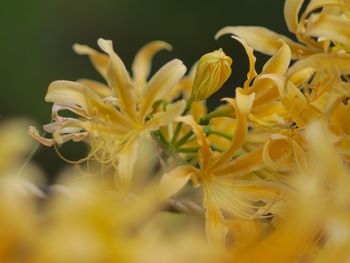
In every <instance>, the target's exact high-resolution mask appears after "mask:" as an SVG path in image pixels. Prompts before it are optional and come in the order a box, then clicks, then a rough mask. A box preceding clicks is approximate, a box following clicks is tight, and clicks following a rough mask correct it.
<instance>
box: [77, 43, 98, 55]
mask: <svg viewBox="0 0 350 263" xmlns="http://www.w3.org/2000/svg"><path fill="white" fill-rule="evenodd" d="M73 51H74V52H75V53H76V54H78V55H91V54H93V53H95V52H96V51H95V50H93V49H92V48H90V47H89V46H87V45H81V44H78V43H76V44H74V45H73Z"/></svg>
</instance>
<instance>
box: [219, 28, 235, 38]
mask: <svg viewBox="0 0 350 263" xmlns="http://www.w3.org/2000/svg"><path fill="white" fill-rule="evenodd" d="M234 28H235V27H233V26H225V27H223V28H221V29H220V30H219V31H218V32H217V33H216V34H215V37H214V38H215V39H216V40H218V39H219V38H220V37H222V36H223V35H228V34H231V35H233V34H234V30H233V29H234Z"/></svg>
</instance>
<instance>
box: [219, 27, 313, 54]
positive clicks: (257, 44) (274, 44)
mask: <svg viewBox="0 0 350 263" xmlns="http://www.w3.org/2000/svg"><path fill="white" fill-rule="evenodd" d="M226 34H233V35H236V36H238V37H240V38H243V39H245V40H246V41H247V44H248V45H249V46H251V47H252V48H253V49H254V50H257V51H259V52H262V53H264V54H267V55H273V54H275V53H276V52H277V50H279V49H280V47H281V41H280V40H281V39H282V40H283V41H284V42H286V43H287V45H288V46H289V47H290V49H291V51H292V59H299V58H300V57H307V56H309V55H311V54H315V53H317V52H319V50H318V49H315V48H309V47H307V46H304V45H301V44H299V43H297V42H294V41H293V40H291V39H289V38H287V37H285V36H283V35H280V34H277V33H275V32H273V31H271V30H268V29H266V28H264V27H257V26H228V27H224V28H222V29H221V30H220V31H219V32H218V33H217V34H216V36H215V38H219V37H221V36H222V35H226Z"/></svg>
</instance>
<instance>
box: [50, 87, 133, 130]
mask: <svg viewBox="0 0 350 263" xmlns="http://www.w3.org/2000/svg"><path fill="white" fill-rule="evenodd" d="M45 100H46V101H47V102H52V103H55V104H59V105H61V106H66V107H67V108H68V109H70V110H71V111H73V112H75V113H77V114H79V115H81V116H83V117H86V118H90V117H91V116H98V117H99V118H101V119H104V120H105V121H112V122H113V123H114V124H115V125H119V126H121V127H122V126H124V128H125V127H129V128H131V127H133V126H134V125H133V123H132V122H131V121H130V120H128V119H127V118H126V117H125V116H123V115H122V114H121V113H120V112H118V111H117V110H116V109H115V108H114V107H113V106H112V105H109V104H105V103H104V102H103V101H102V99H101V98H100V97H99V96H98V95H97V94H96V93H95V92H93V91H92V90H91V89H89V88H88V87H86V86H84V85H83V84H80V83H77V82H72V81H62V80H59V81H54V82H52V83H51V84H50V86H49V88H48V91H47V94H46V97H45Z"/></svg>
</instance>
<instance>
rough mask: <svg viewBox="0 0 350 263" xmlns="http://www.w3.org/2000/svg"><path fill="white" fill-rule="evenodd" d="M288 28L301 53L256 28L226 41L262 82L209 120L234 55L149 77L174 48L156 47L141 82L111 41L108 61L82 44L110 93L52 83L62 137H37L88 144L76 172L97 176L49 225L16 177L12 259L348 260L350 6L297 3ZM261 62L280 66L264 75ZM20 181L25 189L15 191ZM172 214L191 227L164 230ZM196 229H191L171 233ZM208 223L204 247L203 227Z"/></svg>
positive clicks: (46, 211) (52, 211)
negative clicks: (158, 57) (260, 56)
mask: <svg viewBox="0 0 350 263" xmlns="http://www.w3.org/2000/svg"><path fill="white" fill-rule="evenodd" d="M284 15H285V20H286V23H287V26H288V29H289V30H290V32H292V33H293V34H294V35H295V37H296V39H297V41H294V40H291V39H290V38H287V37H285V36H282V35H279V34H277V33H275V32H272V31H270V30H268V29H266V28H262V27H254V26H229V27H225V28H223V29H221V30H220V31H219V32H218V33H217V35H216V38H219V37H221V36H223V35H227V34H229V35H231V36H232V38H233V41H238V42H239V43H240V44H241V45H242V46H243V48H244V50H245V52H246V54H247V59H248V61H249V70H248V73H247V78H246V80H245V81H244V83H242V85H241V86H240V87H232V97H228V98H223V99H222V105H220V106H218V107H217V108H216V109H214V110H213V111H210V112H209V111H208V109H207V107H206V100H207V99H208V98H209V97H210V96H211V95H212V94H213V93H215V92H216V91H218V90H219V89H220V88H221V87H222V86H223V85H224V83H225V82H226V81H227V80H228V79H229V77H230V75H231V66H232V63H233V60H232V59H231V57H229V56H228V55H227V54H225V53H224V51H223V50H222V49H219V50H216V51H213V52H210V53H207V54H204V55H203V56H202V57H200V58H199V61H198V62H197V63H196V64H195V65H194V66H193V67H192V69H191V70H190V71H189V73H188V74H186V67H185V66H184V65H183V63H182V62H181V61H180V60H178V59H173V60H171V61H170V62H168V63H166V64H165V65H164V66H163V67H161V68H160V69H159V70H158V71H156V73H155V74H154V75H153V76H151V77H150V72H151V64H152V59H153V57H154V55H155V54H156V53H158V52H159V51H161V50H164V49H165V50H171V48H172V47H171V46H170V45H169V44H168V43H166V42H162V41H153V42H150V43H148V44H146V45H145V46H144V47H142V48H141V49H140V51H139V52H138V53H137V54H136V56H135V59H134V62H133V64H132V68H131V72H132V74H129V72H128V70H127V69H126V67H125V65H124V63H123V61H122V60H121V59H120V57H119V56H118V55H117V53H116V52H115V51H114V49H113V45H112V42H111V41H110V40H105V39H99V40H98V45H99V47H100V49H101V51H97V50H94V49H92V48H90V47H88V46H85V45H78V44H76V45H74V51H75V52H76V53H78V54H80V55H87V56H88V58H89V59H90V61H91V63H92V65H93V66H94V68H95V69H96V70H97V71H98V72H99V73H100V74H101V76H102V77H103V79H104V80H105V82H104V83H101V82H97V81H93V80H88V79H81V80H78V81H55V82H53V83H51V84H50V86H49V88H48V92H47V94H46V97H45V100H46V101H47V102H50V103H53V107H52V122H50V123H49V124H47V125H44V130H45V131H46V132H47V133H48V134H51V136H50V138H46V137H45V136H41V135H40V133H39V131H38V130H36V129H35V128H34V127H30V131H29V132H30V135H31V136H32V137H33V138H35V139H36V140H37V141H39V142H40V143H42V144H43V145H46V146H49V147H51V146H53V147H55V149H56V150H57V151H59V148H60V147H61V146H62V145H63V144H65V143H66V142H68V141H75V142H85V143H86V144H87V145H88V146H89V151H88V154H87V156H86V157H85V158H83V159H81V160H78V161H73V163H76V164H80V167H81V170H84V171H85V172H84V174H85V176H83V177H82V178H79V179H78V181H79V182H78V183H76V182H74V183H72V182H71V181H70V183H68V184H67V185H66V186H55V187H53V189H54V190H55V189H56V190H55V191H53V192H54V194H52V193H51V194H47V193H41V195H40V196H41V197H40V198H41V199H44V201H43V202H44V204H45V205H44V207H41V208H40V209H39V212H38V211H37V210H38V209H37V208H34V207H35V202H32V201H33V200H32V199H33V198H32V197H33V194H32V192H33V191H31V194H30V196H31V197H30V198H29V197H28V196H27V195H26V192H27V191H25V189H26V188H28V187H22V183H21V182H20V183H18V182H15V183H14V182H12V181H11V182H9V181H8V179H6V180H3V182H2V185H3V186H1V188H3V190H2V191H1V196H0V200H2V201H1V202H2V203H0V211H1V213H2V214H7V215H8V217H6V218H5V219H4V220H5V221H6V223H5V225H6V226H8V227H7V229H5V230H4V236H6V242H0V243H1V244H5V245H4V246H2V245H0V259H3V260H4V261H6V260H8V259H11V260H14V259H15V257H14V255H13V253H14V251H17V252H18V251H20V252H21V253H19V254H20V256H21V258H20V260H22V261H21V262H27V261H25V260H24V258H28V262H80V261H84V262H172V261H170V258H171V260H175V262H192V261H193V259H194V258H196V259H197V260H200V261H201V262H202V261H203V262H207V261H208V262H226V261H227V262H231V261H232V260H234V261H235V262H343V261H346V260H349V258H350V254H349V253H348V251H349V250H348V247H349V242H350V225H349V223H350V213H349V205H350V196H349V187H350V172H349V170H348V168H349V162H350V107H349V103H348V99H349V98H350V86H349V84H350V82H349V76H350V53H349V52H350V3H349V2H348V1H347V0H311V1H309V2H308V3H307V4H305V3H304V1H303V0H286V1H285V6H284ZM254 51H258V52H262V53H264V54H266V55H269V56H270V58H269V59H268V61H267V62H266V63H265V64H264V66H263V68H262V70H261V72H257V71H256V69H255V63H256V57H255V55H254ZM232 56H234V54H232ZM0 135H1V134H0ZM0 153H1V152H0ZM0 168H1V166H0ZM67 173H68V174H73V173H77V171H73V170H70V171H69V172H66V174H67ZM71 177H72V175H71ZM10 183H11V184H15V185H17V188H20V190H16V191H13V192H8V191H7V190H6V189H8V187H9V184H10ZM17 188H16V187H15V189H17ZM51 188H52V187H51ZM57 189H58V190H57ZM56 192H57V193H56ZM16 193H17V195H16ZM29 200H30V201H29ZM23 202H25V203H26V204H27V205H26V209H25V210H23V211H20V210H21V209H20V204H21V203H23ZM9 207H12V208H13V209H14V210H16V211H17V212H18V213H17V214H16V213H12V212H10V210H11V209H9ZM164 212H178V213H180V214H185V215H183V217H184V218H185V219H187V223H186V224H184V223H181V222H174V224H173V219H169V220H168V222H166V221H167V220H164V219H159V218H157V216H159V214H160V215H164ZM186 214H195V215H197V216H198V219H197V218H196V219H193V218H192V217H191V216H188V215H187V216H186ZM23 217H25V218H27V220H25V222H22V221H21V218H23ZM185 219H184V220H185ZM169 222H170V223H169ZM189 222H190V223H189ZM181 224H183V225H186V226H183V227H182V228H183V230H184V231H183V232H182V231H180V230H179V231H177V232H178V233H174V231H173V232H171V231H170V230H168V229H167V230H166V231H164V229H162V227H163V228H164V227H165V228H169V226H170V225H178V226H179V225H181ZM17 225H18V227H19V228H17ZM202 225H203V226H204V227H203V229H204V231H203V232H205V238H203V237H202V236H201V234H200V232H201V231H200V230H199V231H197V232H196V231H194V230H193V229H197V228H198V226H200V227H201V226H202ZM5 228H6V227H5ZM38 230H40V231H42V233H44V234H43V235H42V236H40V237H38V236H37V234H36V233H37V231H38ZM11 231H14V232H11ZM167 231H170V232H171V235H169V238H168V239H166V238H164V232H166V233H167ZM147 238H148V239H149V241H146V239H147ZM0 239H1V240H5V238H4V239H3V238H2V236H0ZM183 243H186V244H190V245H188V246H184V247H183V245H181V244H183ZM185 247H186V248H185ZM190 248H192V249H190ZM9 251H10V252H9ZM64 251H66V252H64ZM159 251H164V253H161V252H159ZM203 251H205V253H203ZM174 253H176V255H177V258H172V256H171V255H174Z"/></svg>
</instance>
